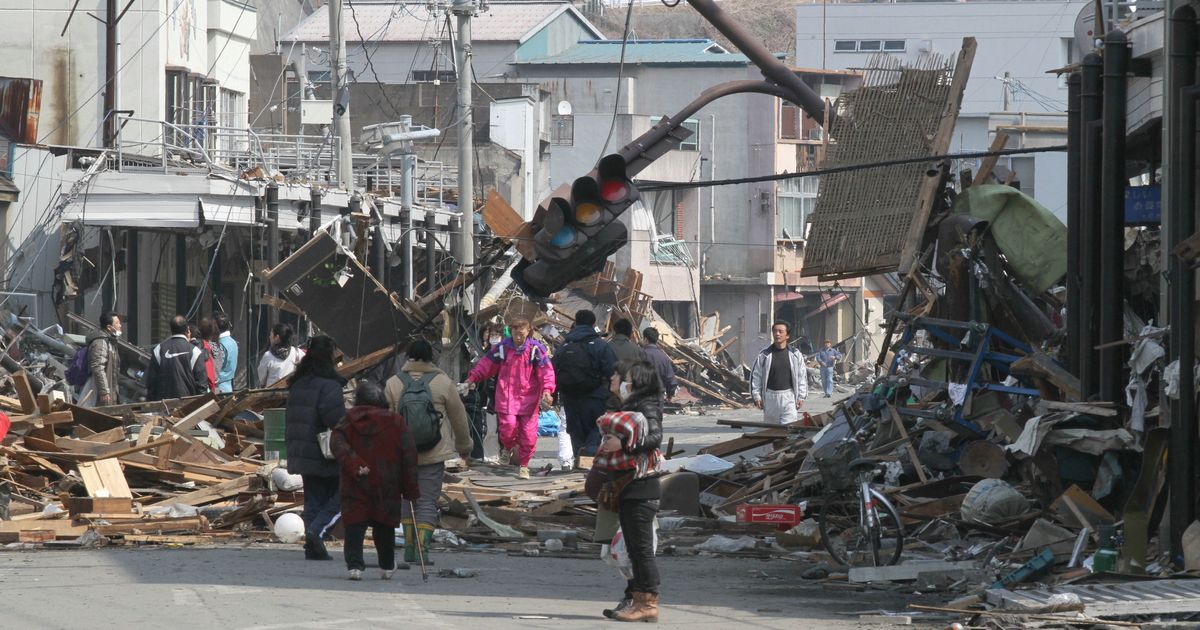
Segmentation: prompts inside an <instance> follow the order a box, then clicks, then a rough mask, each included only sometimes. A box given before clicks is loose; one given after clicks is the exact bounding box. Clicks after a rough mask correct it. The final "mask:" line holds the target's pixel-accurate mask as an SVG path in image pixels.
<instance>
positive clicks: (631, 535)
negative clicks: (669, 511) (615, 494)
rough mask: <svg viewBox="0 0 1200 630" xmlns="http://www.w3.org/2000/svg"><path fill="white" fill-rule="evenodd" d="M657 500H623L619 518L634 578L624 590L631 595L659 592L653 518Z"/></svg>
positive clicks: (656, 511)
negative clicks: (633, 593) (634, 593)
mask: <svg viewBox="0 0 1200 630" xmlns="http://www.w3.org/2000/svg"><path fill="white" fill-rule="evenodd" d="M656 514H658V499H624V500H622V501H621V511H620V513H619V514H618V517H619V518H620V521H621V532H622V535H623V536H624V537H625V550H626V551H627V552H628V553H629V561H630V563H631V564H632V565H633V579H632V580H630V581H629V584H628V586H626V588H625V594H626V595H630V594H631V593H632V592H635V591H636V592H641V593H657V592H658V562H657V561H655V559H654V516H655V515H656Z"/></svg>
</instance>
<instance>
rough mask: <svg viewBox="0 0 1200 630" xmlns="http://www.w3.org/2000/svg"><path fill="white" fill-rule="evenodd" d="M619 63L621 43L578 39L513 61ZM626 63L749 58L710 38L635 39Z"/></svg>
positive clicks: (723, 61)
mask: <svg viewBox="0 0 1200 630" xmlns="http://www.w3.org/2000/svg"><path fill="white" fill-rule="evenodd" d="M620 62H621V42H619V41H615V40H606V41H595V42H579V43H577V44H575V45H574V46H572V47H571V48H569V49H567V50H566V51H564V52H562V53H561V54H557V55H547V56H545V57H540V58H535V59H524V60H519V61H516V62H514V64H529V65H561V64H583V63H594V64H616V63H620ZM625 63H627V64H692V65H731V66H745V65H748V64H749V63H750V59H749V58H747V57H746V56H745V55H743V54H740V53H730V52H725V49H723V48H721V47H720V46H719V45H717V43H716V42H713V41H712V40H709V39H663V40H640V41H639V40H635V41H631V42H629V43H627V44H626V45H625Z"/></svg>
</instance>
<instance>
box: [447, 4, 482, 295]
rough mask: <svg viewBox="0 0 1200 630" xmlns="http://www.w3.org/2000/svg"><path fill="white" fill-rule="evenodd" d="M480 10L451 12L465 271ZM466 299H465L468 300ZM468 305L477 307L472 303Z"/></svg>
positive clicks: (470, 236)
mask: <svg viewBox="0 0 1200 630" xmlns="http://www.w3.org/2000/svg"><path fill="white" fill-rule="evenodd" d="M475 10H476V5H475V0H454V4H453V5H451V7H450V11H451V12H452V13H454V15H455V17H456V18H457V19H458V50H457V55H456V59H457V66H458V113H459V117H460V119H461V122H460V123H459V126H458V209H459V211H461V212H462V218H463V219H462V233H461V235H460V237H461V238H460V239H459V242H458V247H457V248H456V250H457V251H456V252H455V254H456V255H457V256H458V260H459V262H460V263H461V264H462V266H463V267H464V269H463V271H467V270H469V268H470V267H471V266H472V265H474V264H475V186H474V183H475V182H474V178H473V175H472V174H473V173H474V172H475V142H474V139H473V138H472V137H471V135H472V134H473V133H474V131H475V121H474V118H473V116H472V111H471V81H472V78H473V77H472V71H471V18H472V17H474V15H475ZM464 297H465V296H464ZM463 303H464V304H473V303H474V302H473V301H471V300H469V299H464V300H463Z"/></svg>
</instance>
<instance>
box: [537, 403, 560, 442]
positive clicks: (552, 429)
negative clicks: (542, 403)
mask: <svg viewBox="0 0 1200 630" xmlns="http://www.w3.org/2000/svg"><path fill="white" fill-rule="evenodd" d="M538 435H539V436H541V437H554V436H556V435H558V414H557V413H555V411H554V410H553V409H547V410H545V411H543V412H541V413H539V414H538Z"/></svg>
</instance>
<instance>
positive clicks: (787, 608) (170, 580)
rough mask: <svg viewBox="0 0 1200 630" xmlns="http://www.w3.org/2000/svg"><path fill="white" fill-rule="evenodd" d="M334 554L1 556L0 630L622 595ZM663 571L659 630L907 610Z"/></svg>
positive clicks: (593, 563)
mask: <svg viewBox="0 0 1200 630" xmlns="http://www.w3.org/2000/svg"><path fill="white" fill-rule="evenodd" d="M335 556H338V557H339V559H338V560H335V561H332V562H312V561H306V560H304V558H303V552H302V551H301V549H300V548H299V546H284V545H278V544H261V543H255V544H251V545H249V546H238V545H222V546H215V547H211V548H176V549H170V548H162V547H147V548H141V549H135V548H108V549H95V550H77V551H45V550H42V551H28V552H6V553H0V601H3V607H4V611H3V613H0V620H2V621H0V627H4V628H20V629H42V628H89V629H95V630H100V629H105V628H121V629H126V628H174V629H180V630H184V629H191V628H197V629H199V628H204V629H213V628H220V629H229V630H235V629H247V630H250V629H253V630H276V629H279V630H283V629H290V628H317V629H322V628H354V629H360V628H406V629H407V628H475V629H480V630H482V629H489V630H490V629H492V628H522V629H536V628H557V629H560V628H563V627H565V626H566V625H568V624H569V625H570V626H571V627H575V628H591V627H609V628H611V627H613V626H612V625H611V624H613V623H614V622H611V621H608V620H606V619H604V618H603V617H602V616H601V615H600V611H601V610H602V609H604V608H606V607H609V606H611V605H612V604H613V603H615V602H616V600H617V598H618V597H619V596H620V592H621V588H622V582H621V580H620V578H619V576H618V574H617V573H616V572H615V571H614V570H613V569H612V568H610V567H608V566H606V565H604V564H603V563H601V562H600V561H599V560H598V559H596V560H592V559H584V558H550V557H522V556H509V555H507V554H503V553H498V552H494V551H493V552H455V553H450V552H435V553H434V561H435V562H436V563H437V566H436V567H434V569H440V568H468V569H473V570H475V571H477V572H478V575H477V577H473V578H442V577H437V576H436V575H433V576H431V577H430V578H429V582H428V583H422V581H421V575H420V572H419V571H415V570H414V571H397V572H396V577H395V578H394V579H393V580H391V581H382V580H380V579H379V574H378V571H377V570H374V569H372V570H369V571H367V573H366V576H365V579H364V580H363V581H361V582H350V581H348V580H347V579H346V577H345V576H346V572H345V568H344V565H343V564H342V562H341V561H340V553H338V552H337V551H336V550H335ZM367 561H368V565H369V564H370V563H371V562H373V561H374V554H373V552H371V553H368V557H367ZM661 568H662V574H663V586H662V610H661V622H660V624H659V625H660V626H664V627H672V628H685V627H686V628H692V629H698V628H734V627H736V628H832V629H840V628H861V627H868V626H865V625H862V624H860V622H859V620H858V614H859V613H864V612H871V611H878V610H881V609H883V610H892V611H898V610H903V607H904V605H905V601H904V600H903V599H902V597H901V596H899V595H897V594H893V593H888V592H879V591H875V592H871V591H868V592H856V591H851V590H845V589H838V588H830V587H827V586H821V585H815V584H813V583H811V582H810V583H806V582H805V581H804V580H801V579H800V577H799V573H800V571H801V570H802V568H803V567H802V565H798V564H796V563H792V562H788V561H784V560H772V561H763V560H754V559H745V558H722V557H712V556H709V557H665V558H662V559H661ZM873 627H887V626H878V625H876V626H873Z"/></svg>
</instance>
